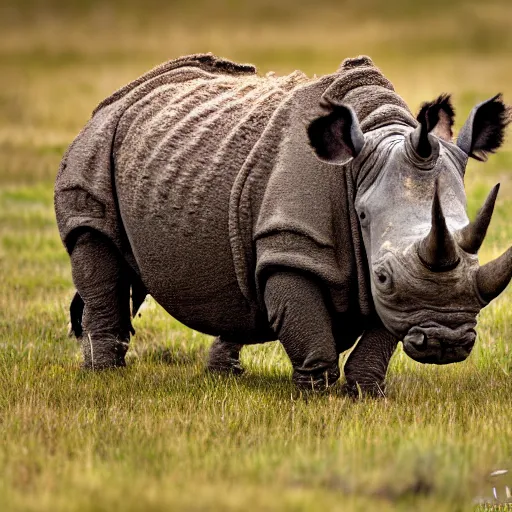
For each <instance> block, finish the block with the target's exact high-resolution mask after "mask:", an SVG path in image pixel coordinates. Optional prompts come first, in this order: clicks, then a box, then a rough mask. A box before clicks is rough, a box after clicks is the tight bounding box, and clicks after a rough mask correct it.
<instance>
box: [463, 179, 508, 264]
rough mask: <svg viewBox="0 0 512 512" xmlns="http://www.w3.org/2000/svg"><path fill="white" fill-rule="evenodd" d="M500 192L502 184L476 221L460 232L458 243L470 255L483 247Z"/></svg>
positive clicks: (489, 197)
mask: <svg viewBox="0 0 512 512" xmlns="http://www.w3.org/2000/svg"><path fill="white" fill-rule="evenodd" d="M499 190H500V184H499V183H498V184H497V185H495V186H494V188H493V189H492V190H491V192H490V193H489V195H488V196H487V199H486V200H485V203H484V205H483V206H482V208H481V209H480V211H479V212H478V213H477V215H476V219H475V220H474V221H473V222H471V223H470V224H468V225H467V226H466V227H464V228H462V229H461V230H460V231H459V233H458V235H459V240H458V242H459V246H460V247H461V249H463V250H464V251H466V252H468V253H470V254H476V253H477V252H478V251H479V249H480V247H481V246H482V243H483V241H484V238H485V235H486V234H487V229H488V228H489V224H490V223H491V218H492V214H493V212H494V205H495V204H496V198H497V197H498V192H499Z"/></svg>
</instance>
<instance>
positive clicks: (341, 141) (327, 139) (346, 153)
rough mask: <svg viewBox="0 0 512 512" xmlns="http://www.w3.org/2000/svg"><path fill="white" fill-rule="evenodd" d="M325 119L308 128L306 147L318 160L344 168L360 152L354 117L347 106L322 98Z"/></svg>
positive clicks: (361, 143)
mask: <svg viewBox="0 0 512 512" xmlns="http://www.w3.org/2000/svg"><path fill="white" fill-rule="evenodd" d="M320 105H321V106H322V107H323V108H324V109H325V110H326V111H327V113H326V115H324V116H321V117H318V118H317V119H314V120H313V121H312V122H311V123H310V124H309V126H308V136H309V143H310V144H311V146H312V148H313V149H314V150H315V153H316V154H317V156H318V158H320V160H323V161H324V162H328V163H330V164H338V165H340V164H346V163H347V162H349V161H350V160H351V159H352V158H355V157H356V156H357V155H358V154H359V153H360V152H361V149H363V146H364V135H363V132H362V130H361V127H360V126H359V120H358V119H357V115H356V113H355V112H354V111H353V110H352V108H351V107H349V106H348V105H343V104H341V103H334V102H332V101H331V100H328V99H327V98H323V101H322V102H321V104H320Z"/></svg>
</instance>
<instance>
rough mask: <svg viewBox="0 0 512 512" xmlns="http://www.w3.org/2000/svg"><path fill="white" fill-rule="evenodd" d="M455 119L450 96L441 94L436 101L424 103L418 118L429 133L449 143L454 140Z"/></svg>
mask: <svg viewBox="0 0 512 512" xmlns="http://www.w3.org/2000/svg"><path fill="white" fill-rule="evenodd" d="M454 118H455V110H454V108H453V105H452V102H451V97H450V95H449V94H441V96H439V97H438V98H437V99H435V100H434V101H428V102H425V103H423V104H422V105H421V107H420V111H419V112H418V115H417V116H416V119H417V120H418V122H419V123H420V124H421V125H425V127H426V131H427V132H430V133H432V134H434V135H435V136H436V137H439V138H440V139H443V140H445V141H447V142H450V141H451V140H452V136H453V132H452V126H453V120H454Z"/></svg>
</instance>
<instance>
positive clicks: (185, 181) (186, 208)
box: [55, 55, 417, 342]
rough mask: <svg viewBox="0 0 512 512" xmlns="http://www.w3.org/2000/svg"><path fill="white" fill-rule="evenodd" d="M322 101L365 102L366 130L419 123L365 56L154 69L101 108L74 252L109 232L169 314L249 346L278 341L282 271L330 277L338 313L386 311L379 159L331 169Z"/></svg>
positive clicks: (78, 146)
mask: <svg viewBox="0 0 512 512" xmlns="http://www.w3.org/2000/svg"><path fill="white" fill-rule="evenodd" d="M323 95H325V96H327V97H329V98H331V99H333V100H335V101H338V102H345V103H348V104H350V105H351V106H352V107H353V108H354V110H355V111H356V113H357V115H358V117H359V120H360V122H361V127H362V129H363V131H364V132H365V133H366V134H368V133H370V132H373V133H379V131H382V130H387V129H388V128H389V127H390V126H393V127H394V129H395V130H398V131H400V127H404V126H408V127H410V126H416V124H417V122H416V121H415V119H414V118H413V117H412V116H411V114H410V112H409V110H408V108H407V106H406V105H405V103H404V102H403V100H401V98H400V97H399V96H398V95H396V93H395V92H394V90H393V87H392V85H391V84H390V83H389V82H388V80H386V79H385V78H384V77H383V76H382V74H381V73H380V71H379V70H378V69H377V68H375V67H374V66H373V63H372V62H371V60H370V59H368V58H366V57H361V58H357V59H349V60H346V61H344V63H343V64H342V66H341V67H340V69H339V70H338V71H337V72H336V73H333V74H332V75H327V76H324V77H321V78H319V79H309V78H308V77H306V76H305V75H304V74H303V73H301V72H294V73H292V74H291V75H288V76H284V77H276V76H267V77H259V76H257V75H256V70H255V69H254V68H252V67H251V66H246V65H238V64H234V63H230V62H228V61H223V60H220V59H217V58H215V57H213V56H211V55H197V56H190V57H184V58H181V59H178V60H175V61H171V62H169V63H167V64H163V65H162V66H159V67H158V68H155V70H153V71H151V72H149V73H148V74H146V75H144V76H143V77H141V78H139V79H138V80H136V81H134V82H133V83H131V84H130V85H128V86H126V87H124V88H123V89H121V90H120V91H118V92H117V93H115V94H114V95H113V96H111V97H110V98H108V99H107V100H105V101H104V102H102V103H101V104H100V105H99V107H98V108H97V109H96V110H95V113H94V114H93V117H92V119H91V120H90V122H89V123H88V124H87V126H86V127H85V128H84V130H83V131H82V132H81V133H80V134H79V135H78V137H77V138H76V139H75V141H74V142H73V144H72V145H71V146H70V148H69V150H68V152H67V153H66V155H65V156H64V159H63V161H62V164H61V168H60V172H59V175H58V178H57V183H56V189H55V206H56V212H57V220H58V225H59V230H60V233H61V236H62V239H63V240H64V242H65V243H66V245H67V247H68V250H71V247H72V240H73V237H72V234H73V232H74V230H76V228H81V227H90V228H94V229H97V230H99V231H101V232H102V233H103V234H105V235H106V236H108V237H109V238H110V239H111V240H112V241H113V242H114V243H115V244H116V246H117V247H118V248H119V250H120V251H121V253H122V254H123V255H124V257H125V258H126V259H127V260H128V261H129V262H130V263H131V264H132V265H133V266H134V267H135V268H136V269H137V271H138V272H140V274H141V277H142V280H143V282H144V284H145V285H146V287H147V288H148V290H149V292H150V293H151V294H152V295H153V296H154V297H155V299H156V300H157V301H158V302H159V303H160V304H161V305H162V306H163V307H164V308H165V309H166V310H167V311H168V312H169V313H171V314H172V315H173V316H175V317H176V318H178V319H179V320H180V321H182V322H183V323H185V324H187V325H189V326H190V327H192V328H195V329H197V330H200V331H203V332H207V333H209V334H220V335H223V336H225V337H230V336H232V337H233V338H236V337H237V336H241V335H243V336H244V337H245V338H244V339H245V341H246V342H251V341H262V340H264V339H271V338H272V333H271V332H270V331H269V327H268V324H267V320H266V315H265V311H264V305H263V301H262V292H263V287H264V282H265V276H266V275H267V273H268V272H269V271H271V270H272V269H275V268H277V267H287V268H292V269H296V270H299V271H303V272H307V273H309V274H313V275H314V276H316V277H318V278H319V279H320V280H321V281H322V282H323V283H324V285H325V290H326V293H327V294H328V296H329V297H330V298H331V301H332V302H331V304H332V307H333V313H349V314H350V315H351V316H354V317H363V318H364V317H367V316H369V315H371V314H372V313H373V306H372V299H371V293H370V287H369V282H368V277H367V263H366V257H365V254H364V247H363V243H362V239H361V235H360V229H359V224H358V220H357V217H356V213H355V209H354V198H355V194H356V189H357V185H358V182H359V180H360V179H362V178H361V176H360V175H359V174H358V169H360V168H364V166H355V165H352V164H348V165H346V166H344V167H340V166H333V165H329V164H326V163H323V162H321V161H320V160H319V159H318V158H317V157H316V156H315V155H314V153H313V151H312V149H311V148H310V146H309V144H308V140H307V130H306V122H307V121H308V120H311V119H313V118H314V117H315V116H317V115H319V114H321V112H322V110H321V107H320V100H321V98H322V96H323ZM409 130H410V128H409ZM377 143H378V137H375V138H374V139H373V142H371V144H373V145H375V144H377ZM371 144H370V143H369V144H367V145H371ZM363 153H364V151H363ZM359 158H366V157H365V155H363V154H362V155H360V157H359ZM368 158H369V159H371V158H375V156H374V155H373V154H372V153H371V152H370V155H369V156H368Z"/></svg>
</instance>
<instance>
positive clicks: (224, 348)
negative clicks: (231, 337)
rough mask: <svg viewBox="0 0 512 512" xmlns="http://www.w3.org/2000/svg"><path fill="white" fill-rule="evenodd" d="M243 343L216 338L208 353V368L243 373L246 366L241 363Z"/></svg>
mask: <svg viewBox="0 0 512 512" xmlns="http://www.w3.org/2000/svg"><path fill="white" fill-rule="evenodd" d="M241 349H242V345H239V344H236V343H229V342H227V341H223V340H222V338H220V337H218V338H215V340H214V342H213V344H212V346H211V348H210V353H209V354H208V363H207V366H206V367H207V369H208V371H210V372H214V373H224V374H231V375H241V374H242V373H244V368H243V366H242V365H241V364H240V350H241Z"/></svg>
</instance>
